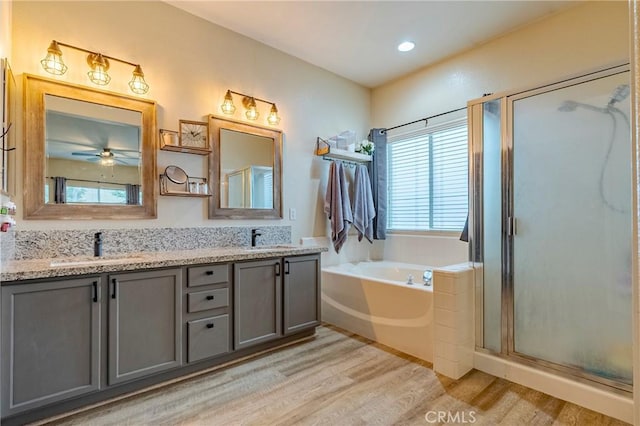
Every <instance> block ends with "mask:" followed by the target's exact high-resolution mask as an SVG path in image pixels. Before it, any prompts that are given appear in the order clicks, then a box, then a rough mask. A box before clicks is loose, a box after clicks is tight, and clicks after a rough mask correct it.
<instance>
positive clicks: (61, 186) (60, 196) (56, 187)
mask: <svg viewBox="0 0 640 426" xmlns="http://www.w3.org/2000/svg"><path fill="white" fill-rule="evenodd" d="M53 194H54V195H53V202H54V203H56V204H64V203H66V202H67V178H64V177H61V176H56V177H54V178H53Z"/></svg>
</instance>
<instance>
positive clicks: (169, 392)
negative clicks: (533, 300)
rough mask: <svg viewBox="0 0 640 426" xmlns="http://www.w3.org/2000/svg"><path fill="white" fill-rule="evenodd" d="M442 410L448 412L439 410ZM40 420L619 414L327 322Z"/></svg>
mask: <svg viewBox="0 0 640 426" xmlns="http://www.w3.org/2000/svg"><path fill="white" fill-rule="evenodd" d="M427 412H429V421H427V420H426V419H425V415H426V414H427ZM439 412H442V413H443V414H441V415H440V416H449V417H441V418H440V419H438V417H437V416H438V413H439ZM447 413H449V414H447ZM472 420H474V422H472ZM44 423H46V424H55V425H100V426H103V425H105V426H106V425H213V426H217V425H224V426H227V425H340V426H343V425H345V426H346V425H423V426H424V425H429V424H465V423H466V424H471V423H473V424H476V425H508V426H511V425H580V426H582V425H598V426H600V425H624V424H626V423H623V422H620V421H618V420H615V419H612V418H610V417H607V416H604V415H601V414H598V413H595V412H593V411H591V410H588V409H586V408H582V407H579V406H577V405H574V404H571V403H568V402H565V401H561V400H558V399H555V398H552V397H550V396H548V395H546V394H543V393H540V392H536V391H534V390H531V389H528V388H526V387H524V386H520V385H517V384H514V383H511V382H508V381H506V380H503V379H498V378H496V377H493V376H490V375H488V374H485V373H482V372H480V371H476V370H473V371H471V372H470V373H469V374H467V375H466V376H464V377H463V378H461V379H460V380H451V379H448V378H446V377H444V376H441V375H438V374H436V373H434V371H433V370H432V369H431V364H429V363H427V362H424V361H421V360H418V359H415V358H413V357H410V356H408V355H405V354H402V353H400V352H397V351H395V350H393V349H390V348H387V347H385V346H382V345H380V344H377V343H374V342H372V341H370V340H368V339H364V338H362V337H359V336H356V335H353V334H351V333H348V332H346V331H343V330H341V329H338V328H335V327H332V326H328V325H325V326H323V327H319V328H318V332H317V337H316V338H315V339H313V340H309V341H306V342H303V343H299V344H295V345H292V346H289V347H286V348H284V349H280V350H277V351H274V352H270V353H267V354H264V355H262V356H260V357H259V358H255V359H252V360H248V361H243V362H241V363H239V364H235V365H232V366H230V367H225V368H223V369H220V370H216V371H213V372H209V373H206V374H203V375H199V376H196V377H192V378H190V379H187V380H183V381H180V382H177V383H174V384H171V385H168V386H165V387H162V388H159V389H155V390H151V391H148V392H145V393H141V394H138V395H135V396H132V397H128V398H125V399H121V400H119V401H116V402H111V403H107V404H105V405H102V406H99V407H97V408H93V409H90V410H87V411H83V412H80V413H77V414H74V415H71V416H68V417H65V418H61V419H57V420H54V421H51V422H44Z"/></svg>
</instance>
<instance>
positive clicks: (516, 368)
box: [473, 352, 633, 424]
mask: <svg viewBox="0 0 640 426" xmlns="http://www.w3.org/2000/svg"><path fill="white" fill-rule="evenodd" d="M473 366H474V368H475V369H477V370H480V371H484V372H485V373H489V374H491V375H493V376H496V377H501V378H504V379H506V380H509V381H510V382H514V383H518V384H520V385H523V386H526V387H528V388H531V389H535V390H537V391H540V392H544V393H546V394H548V395H551V396H553V397H555V398H559V399H562V400H564V401H569V402H572V403H574V404H577V405H580V406H582V407H586V408H588V409H590V410H593V411H597V412H599V413H602V414H606V415H607V416H610V417H614V418H616V419H619V420H622V421H625V422H627V423H631V424H633V396H632V395H631V394H630V395H629V396H628V397H626V396H623V395H618V394H615V393H612V392H607V391H606V390H603V389H598V388H595V387H592V386H589V385H587V384H584V383H580V382H575V381H572V380H570V379H568V378H564V377H560V376H556V375H554V374H551V373H547V372H545V371H540V370H536V369H535V368H532V367H529V366H526V365H522V364H519V363H515V362H512V361H508V360H505V359H503V358H499V357H496V356H493V355H489V354H485V353H482V352H475V353H474V358H473Z"/></svg>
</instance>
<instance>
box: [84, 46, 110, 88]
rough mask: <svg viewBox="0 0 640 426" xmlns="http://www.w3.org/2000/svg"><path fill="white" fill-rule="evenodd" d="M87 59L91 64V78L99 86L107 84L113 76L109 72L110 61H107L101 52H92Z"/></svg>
mask: <svg viewBox="0 0 640 426" xmlns="http://www.w3.org/2000/svg"><path fill="white" fill-rule="evenodd" d="M87 61H88V62H89V64H90V65H91V71H89V72H88V73H87V75H88V76H89V80H91V81H92V82H93V83H95V84H97V85H98V86H106V85H107V84H109V82H110V81H111V77H110V76H109V74H108V73H107V70H108V69H109V61H107V60H106V59H105V58H104V57H103V56H102V55H101V54H99V53H98V54H97V55H94V54H91V55H89V57H88V58H87Z"/></svg>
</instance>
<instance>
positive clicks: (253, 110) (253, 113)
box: [245, 98, 260, 120]
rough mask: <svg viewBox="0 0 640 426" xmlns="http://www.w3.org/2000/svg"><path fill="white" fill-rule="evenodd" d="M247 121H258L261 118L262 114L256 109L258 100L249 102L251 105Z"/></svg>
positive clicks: (248, 109) (247, 113) (248, 107)
mask: <svg viewBox="0 0 640 426" xmlns="http://www.w3.org/2000/svg"><path fill="white" fill-rule="evenodd" d="M245 115H246V116H247V119H249V120H257V119H258V117H260V113H259V112H258V110H257V108H256V100H255V99H253V98H251V99H250V100H249V104H248V106H247V112H246V113H245Z"/></svg>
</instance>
